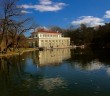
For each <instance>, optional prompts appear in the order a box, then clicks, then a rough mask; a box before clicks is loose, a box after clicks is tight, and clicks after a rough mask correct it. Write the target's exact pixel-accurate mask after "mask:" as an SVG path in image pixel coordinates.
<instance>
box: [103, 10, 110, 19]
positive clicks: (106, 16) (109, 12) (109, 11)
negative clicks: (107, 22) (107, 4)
mask: <svg viewBox="0 0 110 96" xmlns="http://www.w3.org/2000/svg"><path fill="white" fill-rule="evenodd" d="M104 18H110V10H108V11H106V12H105V15H104Z"/></svg>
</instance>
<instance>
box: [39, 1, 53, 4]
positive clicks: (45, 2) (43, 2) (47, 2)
mask: <svg viewBox="0 0 110 96" xmlns="http://www.w3.org/2000/svg"><path fill="white" fill-rule="evenodd" d="M40 4H42V5H49V4H52V1H51V0H40Z"/></svg>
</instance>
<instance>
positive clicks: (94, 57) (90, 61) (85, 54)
mask: <svg viewBox="0 0 110 96" xmlns="http://www.w3.org/2000/svg"><path fill="white" fill-rule="evenodd" d="M109 57H110V50H107V49H106V50H105V49H103V50H102V49H101V50H100V49H98V50H93V49H89V48H88V49H75V50H71V59H69V62H70V63H71V65H72V66H76V65H77V66H80V67H82V68H84V69H87V68H88V69H89V68H90V66H91V68H93V65H94V67H97V68H101V66H103V65H102V64H104V65H109V64H110V60H109ZM94 69H95V68H94ZM90 70H91V69H90Z"/></svg>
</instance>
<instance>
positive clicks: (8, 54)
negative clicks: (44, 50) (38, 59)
mask: <svg viewBox="0 0 110 96" xmlns="http://www.w3.org/2000/svg"><path fill="white" fill-rule="evenodd" d="M35 50H37V49H36V48H20V49H19V50H15V51H7V53H0V57H7V56H12V55H22V54H23V53H24V52H29V51H35Z"/></svg>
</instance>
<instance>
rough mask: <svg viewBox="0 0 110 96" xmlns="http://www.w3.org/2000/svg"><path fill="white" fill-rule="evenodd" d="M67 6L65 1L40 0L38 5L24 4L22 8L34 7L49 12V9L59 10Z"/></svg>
mask: <svg viewBox="0 0 110 96" xmlns="http://www.w3.org/2000/svg"><path fill="white" fill-rule="evenodd" d="M65 6H66V4H65V3H63V2H52V1H51V0H39V4H38V5H28V4H24V5H21V6H20V7H21V8H24V9H34V10H37V11H40V12H47V11H51V12H52V11H59V10H61V9H63V8H64V7H65Z"/></svg>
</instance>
